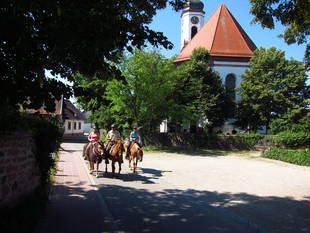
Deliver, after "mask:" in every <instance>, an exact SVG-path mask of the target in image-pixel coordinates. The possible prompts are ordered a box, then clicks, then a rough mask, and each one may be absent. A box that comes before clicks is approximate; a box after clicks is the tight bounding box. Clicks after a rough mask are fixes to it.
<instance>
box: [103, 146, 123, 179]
mask: <svg viewBox="0 0 310 233" xmlns="http://www.w3.org/2000/svg"><path fill="white" fill-rule="evenodd" d="M123 152H124V145H123V142H122V140H117V141H116V142H115V144H114V145H113V146H112V147H111V149H110V150H109V151H106V157H107V158H108V159H110V160H111V161H112V174H113V176H114V175H115V163H116V162H117V163H118V175H119V174H120V173H121V170H122V162H123V159H122V157H123ZM107 172H108V162H107V161H106V163H105V173H107Z"/></svg>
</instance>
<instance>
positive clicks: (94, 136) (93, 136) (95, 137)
mask: <svg viewBox="0 0 310 233" xmlns="http://www.w3.org/2000/svg"><path fill="white" fill-rule="evenodd" d="M98 140H99V135H98V134H95V133H91V134H90V135H88V141H90V142H93V141H98Z"/></svg>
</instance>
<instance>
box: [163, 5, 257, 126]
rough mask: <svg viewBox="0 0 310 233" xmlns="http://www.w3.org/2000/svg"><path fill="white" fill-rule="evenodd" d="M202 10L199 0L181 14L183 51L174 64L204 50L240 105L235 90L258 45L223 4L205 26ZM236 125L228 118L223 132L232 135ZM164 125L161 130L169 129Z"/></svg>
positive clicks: (186, 6)
mask: <svg viewBox="0 0 310 233" xmlns="http://www.w3.org/2000/svg"><path fill="white" fill-rule="evenodd" d="M203 8H204V4H203V3H202V2H201V1H199V0H191V1H188V2H187V4H186V5H185V7H184V9H183V11H182V14H181V51H180V53H179V54H178V56H177V57H176V59H175V61H174V62H175V63H176V64H180V63H182V62H186V61H188V60H189V59H190V57H191V55H192V53H193V51H194V50H195V49H196V48H205V49H206V50H208V51H209V53H210V55H211V66H212V68H213V69H214V71H216V72H218V73H219V75H220V77H221V79H222V83H223V85H224V86H225V87H226V89H227V90H228V91H229V93H231V94H230V97H231V98H232V99H233V100H234V101H236V102H238V101H239V100H240V96H239V95H238V94H237V93H236V91H235V89H236V88H237V87H238V86H239V85H240V83H241V79H242V75H243V73H244V72H245V70H246V69H247V68H248V67H249V61H250V59H251V58H252V57H253V54H254V50H255V49H256V46H255V44H254V43H253V41H252V40H251V39H250V37H249V36H248V35H247V34H246V32H245V31H244V30H243V29H242V27H241V26H240V24H239V23H238V21H237V20H236V19H235V17H234V16H233V15H232V13H231V12H230V11H229V10H228V8H227V7H226V6H225V5H224V4H222V5H220V6H219V8H218V9H217V10H216V11H215V12H214V13H213V15H212V16H211V17H210V18H209V19H208V20H207V21H206V23H204V14H205V12H204V11H203ZM233 122H234V119H233V118H232V119H228V121H227V122H225V124H224V126H223V127H222V128H221V129H220V130H221V131H223V132H231V131H232V130H234V126H233ZM164 124H165V122H163V123H162V125H161V128H162V129H166V128H167V127H166V126H165V125H164ZM200 125H204V122H203V121H201V119H200V120H199V121H198V122H197V126H200Z"/></svg>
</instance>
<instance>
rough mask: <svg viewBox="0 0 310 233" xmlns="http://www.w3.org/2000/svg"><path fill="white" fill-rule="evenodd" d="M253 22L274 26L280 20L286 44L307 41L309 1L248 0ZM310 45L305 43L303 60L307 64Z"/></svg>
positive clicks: (269, 26) (309, 29) (309, 25)
mask: <svg viewBox="0 0 310 233" xmlns="http://www.w3.org/2000/svg"><path fill="white" fill-rule="evenodd" d="M250 3H251V5H252V7H251V13H252V14H254V20H253V21H254V22H258V23H260V24H261V25H262V26H263V27H267V28H274V25H275V21H280V22H281V23H282V24H283V25H284V26H286V29H285V31H284V33H283V34H282V36H283V38H284V40H285V42H286V43H288V44H292V43H298V44H301V43H308V36H309V34H310V10H309V9H310V2H309V1H308V0H297V1H296V0H250ZM309 50H310V45H309V44H307V48H306V52H305V62H306V64H308V66H309V59H310V58H309V53H310V52H309Z"/></svg>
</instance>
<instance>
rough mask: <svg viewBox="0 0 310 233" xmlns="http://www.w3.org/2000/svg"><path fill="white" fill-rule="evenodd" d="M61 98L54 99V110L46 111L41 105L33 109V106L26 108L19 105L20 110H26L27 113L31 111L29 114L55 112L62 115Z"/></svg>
mask: <svg viewBox="0 0 310 233" xmlns="http://www.w3.org/2000/svg"><path fill="white" fill-rule="evenodd" d="M62 108H63V106H62V99H60V100H55V111H54V112H48V111H46V109H45V107H44V106H42V107H41V108H39V109H33V108H27V109H22V107H21V109H20V110H21V111H25V112H28V113H31V114H40V115H52V114H55V115H58V116H60V115H62Z"/></svg>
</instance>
